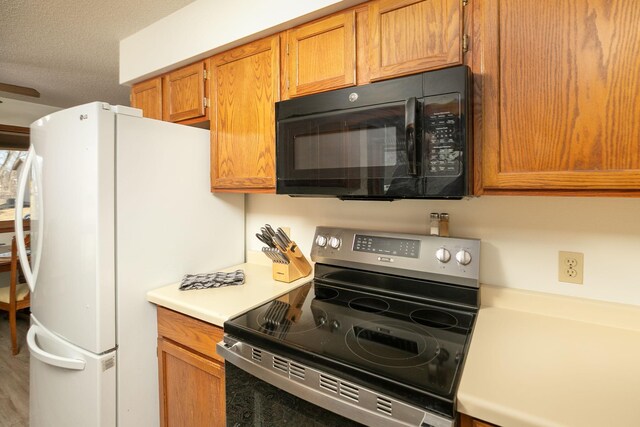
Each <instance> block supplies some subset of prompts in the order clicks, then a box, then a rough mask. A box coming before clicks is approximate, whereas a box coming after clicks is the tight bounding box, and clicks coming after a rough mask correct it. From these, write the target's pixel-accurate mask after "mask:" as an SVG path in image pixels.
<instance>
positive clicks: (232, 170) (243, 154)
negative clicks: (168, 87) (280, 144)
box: [211, 35, 280, 192]
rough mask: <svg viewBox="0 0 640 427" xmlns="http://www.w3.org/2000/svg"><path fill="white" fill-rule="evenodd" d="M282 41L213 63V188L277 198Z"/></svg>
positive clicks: (240, 49)
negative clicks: (277, 105)
mask: <svg viewBox="0 0 640 427" xmlns="http://www.w3.org/2000/svg"><path fill="white" fill-rule="evenodd" d="M279 48H280V39H279V36H278V35H275V36H272V37H268V38H266V39H262V40H258V41H256V42H253V43H249V44H247V45H244V46H241V47H238V48H236V49H232V50H230V51H227V52H224V53H221V54H219V55H216V56H214V57H213V58H212V88H211V92H212V94H213V96H212V97H213V98H214V102H213V106H214V107H213V112H212V118H211V186H212V189H213V190H216V191H220V190H222V191H241V192H273V191H274V188H275V156H274V153H275V102H276V101H278V100H279V90H278V88H279V86H278V85H279V81H280V67H279V61H280V53H279Z"/></svg>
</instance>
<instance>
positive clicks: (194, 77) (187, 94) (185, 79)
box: [163, 61, 207, 122]
mask: <svg viewBox="0 0 640 427" xmlns="http://www.w3.org/2000/svg"><path fill="white" fill-rule="evenodd" d="M205 64H206V62H205V61H202V62H197V63H195V64H192V65H189V66H186V67H184V68H180V69H179V70H176V71H173V72H171V73H168V74H167V75H165V77H164V79H165V80H164V113H163V118H164V120H165V121H168V122H182V121H185V120H189V119H191V120H193V119H201V120H206V115H207V108H206V101H205V97H206V91H205V89H206V85H205Z"/></svg>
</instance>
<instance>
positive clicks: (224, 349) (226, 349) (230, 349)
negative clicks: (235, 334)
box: [216, 338, 242, 361]
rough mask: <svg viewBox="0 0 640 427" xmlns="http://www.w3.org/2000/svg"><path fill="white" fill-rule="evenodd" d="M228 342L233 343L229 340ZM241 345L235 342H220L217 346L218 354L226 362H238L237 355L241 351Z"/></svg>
mask: <svg viewBox="0 0 640 427" xmlns="http://www.w3.org/2000/svg"><path fill="white" fill-rule="evenodd" d="M227 340H229V341H231V340H230V339H229V338H227ZM241 344H242V343H241V342H240V341H235V340H233V342H231V343H228V342H225V341H220V342H219V343H217V344H216V353H218V356H220V357H222V358H223V359H225V360H227V359H228V360H230V361H231V360H236V358H237V357H238V356H237V355H236V353H237V352H238V350H239V349H240V346H241Z"/></svg>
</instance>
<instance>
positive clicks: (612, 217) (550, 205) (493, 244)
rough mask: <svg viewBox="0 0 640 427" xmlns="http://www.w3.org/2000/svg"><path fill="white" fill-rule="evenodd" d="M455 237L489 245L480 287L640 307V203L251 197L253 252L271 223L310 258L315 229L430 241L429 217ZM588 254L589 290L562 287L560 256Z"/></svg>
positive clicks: (249, 239)
mask: <svg viewBox="0 0 640 427" xmlns="http://www.w3.org/2000/svg"><path fill="white" fill-rule="evenodd" d="M431 212H447V213H449V215H450V218H451V219H450V227H449V229H450V235H451V236H454V237H470V238H477V239H481V240H482V261H481V267H480V281H481V283H485V284H491V285H496V286H505V287H509V288H518V289H527V290H532V291H539V292H549V293H554V294H561V295H568V296H576V297H581V298H590V299H595V300H602V301H610V302H618V303H624V304H633V305H640V268H639V265H640V264H639V263H638V260H637V257H638V256H639V255H640V220H639V219H638V218H640V199H633V198H628V199H626V198H625V199H623V198H580V197H573V198H572V197H516V196H509V197H499V196H483V197H480V198H472V199H468V200H462V201H441V200H437V201H424V200H399V201H395V202H359V201H347V202H343V201H340V200H337V199H330V198H292V197H288V196H274V195H248V196H247V199H246V223H245V224H246V225H245V226H246V239H247V242H246V249H247V250H248V251H257V250H259V249H260V247H261V243H260V242H259V241H258V240H257V239H256V238H255V232H256V231H257V230H258V229H259V228H260V227H261V226H262V225H263V224H264V223H270V224H271V225H273V226H287V227H290V228H291V237H292V238H293V239H294V240H296V241H297V243H298V244H299V246H300V247H301V248H302V250H303V252H304V253H305V255H308V254H309V251H310V249H311V243H312V240H313V233H314V231H315V227H316V225H329V226H340V227H351V228H364V229H372V230H384V231H396V232H407V233H420V234H428V225H429V214H430V213H431ZM560 250H562V251H571V252H582V253H584V284H583V285H573V284H568V283H561V282H558V277H557V275H558V251H560Z"/></svg>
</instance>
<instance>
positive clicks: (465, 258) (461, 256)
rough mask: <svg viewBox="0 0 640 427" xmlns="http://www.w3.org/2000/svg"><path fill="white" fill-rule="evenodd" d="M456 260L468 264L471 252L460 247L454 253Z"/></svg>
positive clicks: (461, 263)
mask: <svg viewBox="0 0 640 427" xmlns="http://www.w3.org/2000/svg"><path fill="white" fill-rule="evenodd" d="M456 261H458V264H460V265H468V264H469V263H470V262H471V254H470V253H469V252H467V251H465V250H464V249H461V250H460V251H459V252H458V253H457V254H456Z"/></svg>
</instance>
